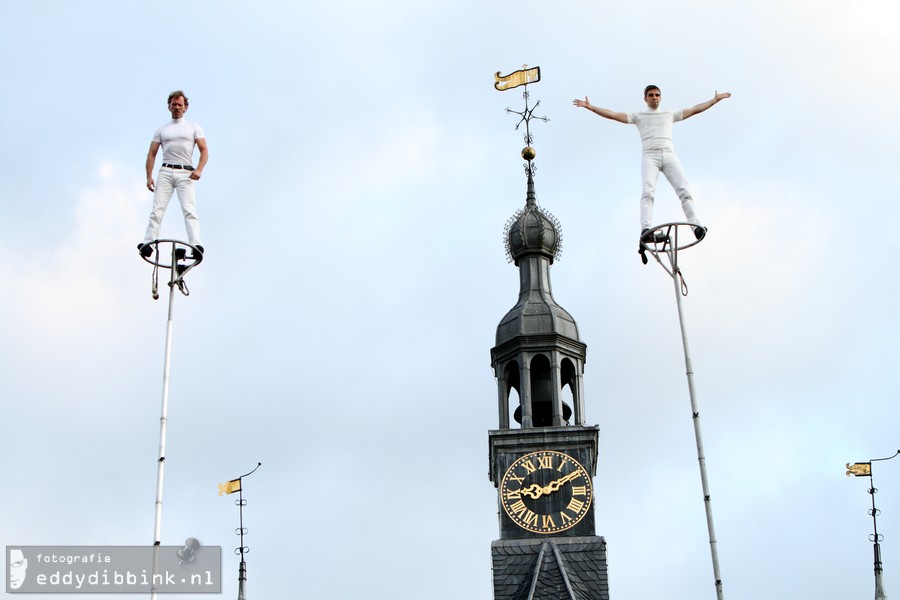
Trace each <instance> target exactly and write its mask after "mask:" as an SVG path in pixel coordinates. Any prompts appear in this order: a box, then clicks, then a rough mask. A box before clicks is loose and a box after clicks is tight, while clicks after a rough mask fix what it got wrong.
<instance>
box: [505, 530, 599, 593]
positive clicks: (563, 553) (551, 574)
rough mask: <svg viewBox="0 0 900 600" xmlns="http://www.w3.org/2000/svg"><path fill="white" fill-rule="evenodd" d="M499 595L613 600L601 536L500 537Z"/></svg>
mask: <svg viewBox="0 0 900 600" xmlns="http://www.w3.org/2000/svg"><path fill="white" fill-rule="evenodd" d="M491 555H492V559H493V566H494V600H609V581H608V578H607V571H606V540H604V539H603V538H602V537H598V536H592V537H578V538H549V539H536V540H497V541H495V542H494V543H493V544H491Z"/></svg>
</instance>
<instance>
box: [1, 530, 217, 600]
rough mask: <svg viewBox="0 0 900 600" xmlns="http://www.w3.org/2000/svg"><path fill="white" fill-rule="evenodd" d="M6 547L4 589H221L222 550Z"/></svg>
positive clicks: (195, 547) (55, 591)
mask: <svg viewBox="0 0 900 600" xmlns="http://www.w3.org/2000/svg"><path fill="white" fill-rule="evenodd" d="M191 541H192V542H193V544H192V545H191V546H190V547H186V546H7V547H6V560H7V570H6V572H7V577H6V591H7V592H8V593H35V592H37V593H45V594H48V593H49V594H66V593H74V594H77V593H94V594H96V593H147V592H158V593H175V592H177V593H182V594H183V593H201V594H202V593H209V594H218V593H221V591H222V548H221V547H220V546H202V545H199V544H198V543H197V542H196V540H193V539H191Z"/></svg>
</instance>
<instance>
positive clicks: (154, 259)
mask: <svg viewBox="0 0 900 600" xmlns="http://www.w3.org/2000/svg"><path fill="white" fill-rule="evenodd" d="M150 245H151V246H152V247H153V250H154V252H153V253H152V254H151V255H150V256H147V257H143V258H144V260H145V261H146V262H148V263H150V264H152V265H153V299H154V300H155V299H157V298H158V297H159V295H158V293H157V275H158V271H159V268H160V267H162V268H164V269H170V271H171V274H170V278H169V312H168V319H167V320H166V351H165V358H164V360H163V389H162V407H161V409H160V417H159V456H158V458H157V462H156V465H157V466H156V500H155V503H154V519H153V545H154V552H153V576H154V577H153V579H152V580H151V581H154V583H153V585H152V587H151V590H150V597H151V598H154V599H155V598H156V595H157V588H156V584H155V575H156V573H157V571H158V567H159V546H160V544H161V543H162V541H161V536H162V505H163V478H164V475H165V464H166V427H167V424H168V414H169V370H170V367H171V364H172V325H173V319H172V315H173V309H174V306H175V288H176V287H177V288H178V289H179V290H181V293H182V294H184V295H185V296H187V295H188V294H189V292H188V291H187V285H186V284H185V282H184V276H185V274H187V272H188V271H190V270H191V269H192V268H194V267H195V266H197V265H198V264H200V261H202V260H203V255H202V254H201V253H200V252H199V251H198V250H197V249H196V248H194V247H193V246H190V245H189V244H186V243H184V242H179V241H177V240H156V241H154V242H151V243H150ZM167 245H171V250H172V252H171V259H170V262H169V263H168V264H162V263H161V259H162V253H161V251H160V246H162V247H163V248H165V247H166V246H167ZM188 249H191V254H190V256H189V255H188V252H187V250H188Z"/></svg>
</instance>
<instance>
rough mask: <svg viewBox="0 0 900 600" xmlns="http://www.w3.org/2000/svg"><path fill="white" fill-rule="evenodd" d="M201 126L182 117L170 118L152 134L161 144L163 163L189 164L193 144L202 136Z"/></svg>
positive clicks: (192, 153) (192, 152) (155, 140)
mask: <svg viewBox="0 0 900 600" xmlns="http://www.w3.org/2000/svg"><path fill="white" fill-rule="evenodd" d="M204 137H206V136H204V135H203V128H202V127H200V125H198V124H197V123H192V122H190V121H185V120H184V119H172V120H171V121H169V122H168V123H166V124H165V125H163V126H162V127H160V128H159V129H157V130H156V132H155V133H154V134H153V141H154V142H158V143H159V144H160V145H161V146H162V151H163V157H162V161H163V162H164V163H169V164H173V165H191V164H193V163H192V162H191V160H192V156H193V155H194V144H195V143H196V141H197V140H199V139H201V138H204Z"/></svg>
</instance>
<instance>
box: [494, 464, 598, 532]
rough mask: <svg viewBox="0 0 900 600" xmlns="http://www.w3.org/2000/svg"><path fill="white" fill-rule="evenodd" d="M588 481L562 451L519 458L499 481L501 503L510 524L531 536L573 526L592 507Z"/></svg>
mask: <svg viewBox="0 0 900 600" xmlns="http://www.w3.org/2000/svg"><path fill="white" fill-rule="evenodd" d="M592 498H593V490H592V488H591V478H590V476H589V475H588V472H587V471H586V470H585V468H584V467H583V466H581V463H579V462H578V461H577V460H575V459H574V458H572V457H571V456H569V455H568V454H563V453H562V452H554V451H552V450H539V451H537V452H531V453H529V454H526V455H524V456H521V457H519V458H518V459H517V460H516V461H515V462H514V463H513V464H512V465H510V467H509V469H507V470H506V473H505V474H504V475H503V480H502V481H501V482H500V504H502V505H503V510H504V511H505V512H506V514H507V515H508V516H509V518H510V519H512V520H513V522H514V523H515V524H516V525H518V526H519V527H521V528H522V529H525V530H527V531H531V532H533V533H556V532H559V531H565V530H567V529H569V528H570V527H573V526H574V525H576V524H577V523H578V522H579V521H581V519H583V518H584V516H585V515H586V514H587V512H588V510H589V509H590V507H591V499H592Z"/></svg>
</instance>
